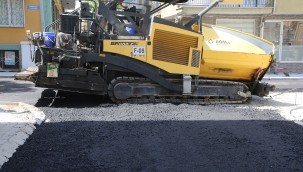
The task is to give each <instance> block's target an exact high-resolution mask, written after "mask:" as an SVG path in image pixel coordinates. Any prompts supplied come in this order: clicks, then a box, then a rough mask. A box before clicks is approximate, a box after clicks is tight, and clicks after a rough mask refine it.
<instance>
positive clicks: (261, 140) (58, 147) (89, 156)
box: [1, 121, 303, 171]
mask: <svg viewBox="0 0 303 172" xmlns="http://www.w3.org/2000/svg"><path fill="white" fill-rule="evenodd" d="M302 140H303V128H302V127H301V126H299V125H295V124H294V123H292V122H288V121H72V122H60V123H44V124H42V125H41V126H39V127H38V129H37V130H35V132H34V133H33V134H32V135H31V136H30V138H29V139H28V140H27V142H26V143H25V144H24V145H23V146H21V147H20V148H19V149H18V150H17V152H16V153H15V154H14V156H13V157H12V158H11V159H10V161H9V162H7V163H5V164H4V166H3V167H2V169H1V170H2V171H302V170H303V166H302V164H303V142H302Z"/></svg>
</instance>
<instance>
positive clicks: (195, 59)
mask: <svg viewBox="0 0 303 172" xmlns="http://www.w3.org/2000/svg"><path fill="white" fill-rule="evenodd" d="M199 63H200V51H199V50H193V51H192V59H191V66H192V67H199Z"/></svg>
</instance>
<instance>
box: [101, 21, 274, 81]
mask: <svg viewBox="0 0 303 172" xmlns="http://www.w3.org/2000/svg"><path fill="white" fill-rule="evenodd" d="M203 36H204V38H203ZM103 50H104V52H111V53H116V54H120V55H124V56H128V57H131V58H134V59H137V60H140V61H143V62H146V63H149V64H151V65H153V66H156V67H158V68H160V69H163V70H165V71H167V72H169V73H172V74H188V75H199V76H200V77H201V78H210V79H222V80H236V81H252V80H255V79H261V78H262V77H263V75H264V73H265V72H266V70H267V69H268V68H269V66H270V64H271V62H272V58H273V52H274V45H273V44H272V43H271V42H268V41H266V40H264V39H261V38H259V37H256V36H254V35H250V34H247V33H243V32H240V31H236V30H233V29H229V28H224V27H219V26H213V25H203V35H201V34H199V33H196V32H193V31H190V30H186V29H184V28H178V27H176V26H171V25H168V24H163V23H158V22H152V25H151V31H150V40H136V39H133V40H130V39H128V40H104V41H103Z"/></svg>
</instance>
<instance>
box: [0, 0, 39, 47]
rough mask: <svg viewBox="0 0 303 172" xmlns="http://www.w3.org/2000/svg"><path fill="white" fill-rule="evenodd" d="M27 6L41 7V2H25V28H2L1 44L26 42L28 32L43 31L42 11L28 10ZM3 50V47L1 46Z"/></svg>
mask: <svg viewBox="0 0 303 172" xmlns="http://www.w3.org/2000/svg"><path fill="white" fill-rule="evenodd" d="M27 5H38V6H39V5H40V3H39V0H24V11H25V27H22V28H20V27H19V28H16V27H0V38H1V39H0V44H14V45H16V44H19V45H20V42H21V41H25V40H26V30H31V32H40V31H41V29H42V28H41V15H40V10H28V9H27ZM0 48H1V46H0Z"/></svg>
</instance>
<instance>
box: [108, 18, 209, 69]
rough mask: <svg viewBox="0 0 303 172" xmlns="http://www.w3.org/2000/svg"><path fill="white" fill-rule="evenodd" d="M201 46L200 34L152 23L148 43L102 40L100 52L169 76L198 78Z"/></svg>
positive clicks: (145, 41)
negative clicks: (178, 75) (114, 55)
mask: <svg viewBox="0 0 303 172" xmlns="http://www.w3.org/2000/svg"><path fill="white" fill-rule="evenodd" d="M202 45H203V36H202V35H201V34H198V33H196V32H193V31H190V30H185V29H183V28H178V27H176V26H171V25H166V24H163V23H159V22H152V25H151V32H150V40H104V41H103V51H104V52H111V53H116V54H120V55H124V56H128V57H131V58H134V59H137V60H140V61H143V62H146V63H149V64H151V65H153V66H156V67H158V68H160V69H163V70H165V71H167V72H169V73H173V74H185V75H199V74H200V65H201V56H202ZM138 51H139V52H138Z"/></svg>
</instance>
